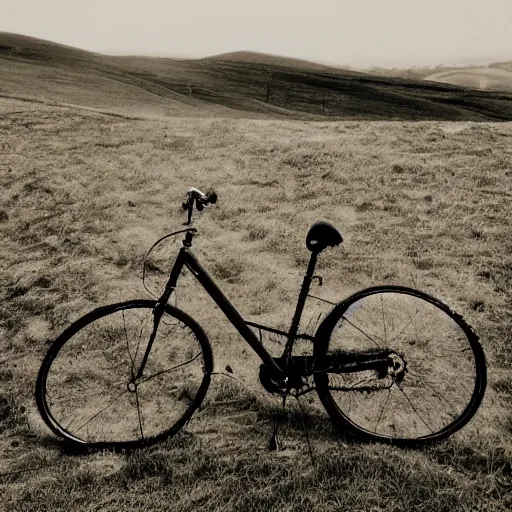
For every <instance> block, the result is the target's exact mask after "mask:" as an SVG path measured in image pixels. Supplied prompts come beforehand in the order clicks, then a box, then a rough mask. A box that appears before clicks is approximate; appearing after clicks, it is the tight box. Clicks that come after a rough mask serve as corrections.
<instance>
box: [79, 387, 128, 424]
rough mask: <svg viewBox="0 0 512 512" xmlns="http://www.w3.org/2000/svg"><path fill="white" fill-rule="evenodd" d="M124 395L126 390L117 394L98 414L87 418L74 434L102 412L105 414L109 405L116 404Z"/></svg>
mask: <svg viewBox="0 0 512 512" xmlns="http://www.w3.org/2000/svg"><path fill="white" fill-rule="evenodd" d="M125 393H128V390H127V389H124V390H123V391H121V393H119V395H117V396H116V397H115V398H114V399H113V400H111V401H110V403H109V404H108V405H107V406H106V407H104V408H103V409H101V410H100V411H99V412H97V413H96V414H95V415H94V416H92V417H91V418H89V419H88V420H87V421H86V422H85V423H84V424H83V425H81V426H80V427H79V428H78V429H76V430H75V432H74V433H75V434H76V433H77V432H78V431H79V430H82V429H83V428H84V427H85V426H87V425H88V424H89V423H90V422H91V421H93V420H94V419H95V418H97V417H98V416H99V415H100V414H101V413H102V412H105V411H106V410H107V409H108V408H109V407H110V406H111V405H113V404H114V403H115V402H117V401H118V400H119V399H120V398H121V397H122V396H123V395H124V394H125Z"/></svg>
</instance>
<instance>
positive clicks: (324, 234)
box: [306, 221, 343, 253]
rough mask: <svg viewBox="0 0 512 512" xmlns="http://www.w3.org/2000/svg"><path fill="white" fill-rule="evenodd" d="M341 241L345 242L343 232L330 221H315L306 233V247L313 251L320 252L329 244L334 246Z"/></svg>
mask: <svg viewBox="0 0 512 512" xmlns="http://www.w3.org/2000/svg"><path fill="white" fill-rule="evenodd" d="M341 242H343V238H342V236H341V233H340V232H339V231H338V230H337V229H336V228H335V227H334V226H333V225H332V224H329V223H328V222H323V221H320V222H315V223H314V224H313V225H312V226H311V227H310V228H309V231H308V234H307V235H306V247H307V248H308V249H309V250H310V251H311V252H316V253H319V252H320V251H323V250H324V249H325V248H326V247H327V246H329V247H334V246H336V245H339V244H341Z"/></svg>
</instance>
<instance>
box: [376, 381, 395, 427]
mask: <svg viewBox="0 0 512 512" xmlns="http://www.w3.org/2000/svg"><path fill="white" fill-rule="evenodd" d="M390 394H391V388H390V389H388V394H387V395H386V400H385V401H384V405H383V406H382V409H381V410H380V414H379V417H378V419H377V423H375V427H373V430H374V432H377V428H378V426H379V423H380V420H381V418H382V414H383V413H384V409H385V408H386V405H387V403H388V400H389V395H390Z"/></svg>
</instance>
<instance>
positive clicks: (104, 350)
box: [35, 188, 486, 450]
mask: <svg viewBox="0 0 512 512" xmlns="http://www.w3.org/2000/svg"><path fill="white" fill-rule="evenodd" d="M216 200H217V196H216V195H215V194H214V193H209V194H204V193H203V192H201V191H199V190H198V189H194V188H192V189H190V190H189V192H188V194H187V200H186V201H185V203H184V204H183V208H184V209H186V210H188V223H187V224H188V225H189V227H187V228H185V229H182V230H180V231H177V232H175V233H171V234H169V235H166V236H165V237H162V238H161V239H160V240H159V241H157V242H156V243H155V244H153V247H155V245H156V244H157V243H159V242H160V241H161V240H163V239H164V238H167V237H170V236H175V235H177V234H181V233H183V234H184V239H183V241H182V244H183V246H182V247H181V249H180V251H179V253H178V255H177V258H176V260H175V262H174V265H173V267H172V270H171V272H170V275H169V278H168V280H167V283H166V285H165V289H164V291H163V293H162V295H161V296H160V297H159V298H158V299H157V300H143V299H141V300H132V301H128V302H123V303H118V304H111V305H108V306H103V307H99V308H97V309H94V310H93V311H91V312H90V313H88V314H86V315H85V316H83V317H82V318H80V319H79V320H77V321H76V322H74V323H73V324H72V325H71V326H69V327H68V328H67V329H65V330H64V332H62V334H61V335H60V336H59V337H58V338H57V339H56V340H55V341H54V342H53V344H52V345H51V346H50V348H49V350H48V353H47V354H46V356H45V358H44V360H43V361H42V364H41V368H40V370H39V373H38V377H37V382H36V390H35V396H36V403H37V407H38V409H39V411H40V413H41V416H42V418H43V420H44V421H45V423H46V424H47V425H48V427H49V428H50V429H51V431H52V432H53V433H54V434H56V435H57V436H60V437H61V438H63V439H64V440H65V441H67V442H68V443H70V444H71V445H72V446H73V447H74V448H87V449H114V450H129V449H133V448H140V447H144V446H149V445H151V444H153V443H156V442H158V441H161V440H163V439H165V438H167V437H170V436H172V435H174V434H176V433H177V432H178V431H179V430H180V429H181V428H182V427H183V426H184V425H185V424H186V423H187V422H188V421H189V420H190V418H191V417H192V415H193V413H194V411H195V410H196V409H197V408H198V407H199V406H200V405H201V403H202V401H203V399H204V397H205V395H206V392H207V389H208V386H209V384H210V380H211V375H212V372H213V355H212V350H211V346H210V343H209V341H208V338H207V336H206V334H205V332H204V331H203V329H202V328H201V327H200V325H199V324H198V323H197V322H196V321H195V320H194V319H193V318H191V317H190V316H189V315H188V314H186V313H185V312H183V311H181V310H180V309H178V308H176V307H174V306H172V305H170V304H169V303H168V302H169V299H170V298H171V296H172V294H173V292H174V291H175V289H176V286H177V282H178V278H179V276H180V274H181V272H182V270H183V269H184V268H187V269H188V270H189V271H190V272H191V273H192V275H193V276H194V277H195V278H196V279H197V281H198V282H199V283H200V284H201V285H202V286H203V287H204V289H205V290H206V291H207V292H208V294H209V295H210V296H211V297H212V298H213V300H214V301H215V303H216V304H217V305H218V306H219V308H220V309H221V311H222V312H223V313H224V314H225V315H226V317H227V318H228V320H229V321H230V322H231V323H232V324H233V325H234V326H235V328H236V329H237V330H238V332H239V333H240V334H241V336H242V337H243V338H244V339H245V341H246V342H247V343H248V344H249V346H250V347H251V348H252V349H253V350H254V351H255V352H256V354H257V355H258V356H259V357H260V359H261V361H262V365H261V366H260V371H259V378H260V381H261V384H262V385H263V387H264V388H265V389H266V390H267V391H268V392H270V393H275V394H277V395H278V396H281V397H283V403H284V400H286V397H287V396H290V395H291V396H296V397H298V396H301V395H303V394H305V393H308V392H311V391H313V390H315V391H316V393H317V395H318V397H319V399H320V402H321V404H322V405H323V407H324V408H325V410H326V411H327V413H328V415H329V416H330V418H331V420H332V422H333V423H334V425H335V426H336V427H337V428H338V429H340V430H342V431H348V432H350V433H353V434H355V435H357V436H358V437H360V438H361V439H364V440H371V441H384V442H388V443H392V444H395V445H401V446H416V445H422V444H426V443H429V442H433V441H437V440H441V439H443V438H446V437H448V436H450V435H451V434H453V433H454V432H456V431H458V430H459V429H460V428H462V427H463V426H464V425H465V424H466V423H467V422H468V421H469V420H470V419H471V418H472V416H473V415H474V414H475V412H476V411H477V409H478V407H479V405H480V403H481V401H482V399H483V396H484V392H485V387H486V363H485V356H484V352H483V349H482V347H481V345H480V343H479V339H478V336H477V334H476V333H475V331H474V330H473V329H472V328H471V327H470V326H469V325H468V324H467V323H466V321H465V320H464V319H463V318H462V316H461V315H459V314H457V313H455V312H454V311H452V309H450V308H449V307H448V306H447V305H446V304H444V303H443V302H441V301H440V300H438V299H436V298H434V297H432V296H431V295H428V294H426V293H424V292H421V291H418V290H414V289H411V288H407V287H404V286H392V285H387V286H374V287H371V288H367V289H365V290H362V291H360V292H357V293H355V294H353V295H351V296H350V297H348V298H346V299H344V300H343V301H341V302H339V303H338V304H337V305H335V306H334V308H333V309H332V311H331V312H330V313H329V314H327V316H326V317H325V318H324V319H323V320H322V322H321V323H320V325H319V327H318V329H317V331H316V333H315V335H314V336H312V335H309V334H304V333H300V332H299V324H300V320H301V316H302V313H303V309H304V306H305V303H306V298H307V297H308V295H309V290H310V287H311V284H312V282H313V281H315V280H317V279H321V278H320V277H319V276H315V275H314V271H315V265H316V263H317V258H318V256H319V255H320V253H321V252H322V251H323V250H325V249H326V248H327V247H335V246H338V245H340V244H341V243H342V241H343V239H342V236H341V234H340V233H339V231H338V230H337V229H336V228H335V227H334V226H332V225H331V224H329V223H327V222H317V223H315V224H313V226H312V227H311V228H310V230H309V232H308V234H307V236H306V246H307V248H308V249H309V251H310V252H311V257H310V260H309V264H308V266H307V270H306V273H305V275H304V279H303V282H302V286H301V289H300V293H299V297H298V301H297V305H296V308H295V313H294V315H293V318H292V322H291V326H290V328H289V330H288V331H287V332H285V331H282V330H279V329H275V328H273V327H269V326H265V325H261V324H258V323H255V322H251V321H248V320H245V319H244V318H243V316H242V315H241V314H240V313H239V312H238V310H237V309H236V308H235V306H234V305H233V304H232V303H231V302H230V301H229V299H228V298H227V297H226V296H225V295H224V294H223V292H222V291H221V290H220V288H219V287H218V286H217V284H216V283H215V282H214V280H213V278H212V277H211V276H210V274H209V273H208V272H207V270H205V269H204V268H203V267H202V266H201V264H200V263H199V261H198V259H197V258H196V257H195V256H194V255H193V253H192V251H191V247H192V243H193V239H194V236H195V235H196V233H197V230H196V228H194V227H191V219H192V212H193V210H194V208H195V209H196V210H202V209H203V208H204V207H206V206H208V205H210V204H213V203H215V202H216ZM153 247H152V248H153ZM152 248H151V249H152ZM150 251H151V250H150ZM144 270H145V267H144ZM264 331H267V332H268V333H273V334H275V335H281V336H284V337H286V343H285V346H284V350H283V353H282V355H281V356H280V357H271V356H270V354H269V353H268V352H267V350H266V349H265V347H264V346H263V343H262V340H261V334H262V332H264ZM258 333H259V337H258V335H257V334H258ZM299 339H301V340H303V341H302V342H303V343H304V342H307V343H310V345H311V347H312V348H311V353H310V354H309V355H300V356H297V355H293V345H294V342H296V341H297V340H299Z"/></svg>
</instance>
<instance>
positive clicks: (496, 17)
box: [0, 0, 512, 67]
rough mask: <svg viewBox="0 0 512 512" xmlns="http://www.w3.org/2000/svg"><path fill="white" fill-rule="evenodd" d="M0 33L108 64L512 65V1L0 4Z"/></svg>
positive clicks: (15, 0) (48, 0) (26, 0)
mask: <svg viewBox="0 0 512 512" xmlns="http://www.w3.org/2000/svg"><path fill="white" fill-rule="evenodd" d="M2 4H3V5H2V6H1V10H0V31H5V32H15V33H20V34H25V35H31V36H35V37H40V38H43V39H49V40H51V41H55V42H59V43H63V44H68V45H71V46H76V47H79V48H83V49H86V50H92V51H97V52H101V53H114V54H141V55H162V56H187V57H195V56H197V57H203V56H207V55H214V54H218V53H224V52H231V51H237V50H253V51H259V52H266V53H273V54H277V55H284V56H290V57H298V58H304V59H309V60H315V61H322V62H330V63H335V64H339V65H343V64H345V65H352V66H362V67H369V66H373V65H377V66H378V65H382V66H412V65H426V64H443V63H444V64H450V63H470V62H476V63H478V62H481V61H485V60H495V61H496V60H512V0H422V1H418V0H352V1H350V2H348V1H346V0H312V1H307V2H306V1H304V0H258V1H250V0H248V1H247V0H246V1H245V2H244V1H243V0H209V1H208V0H195V1H194V0H192V1H190V0H189V1H187V0H183V1H181V2H177V1H174V0H167V1H166V0H143V1H139V2H134V1H132V0H88V1H81V2H77V1H73V0H2Z"/></svg>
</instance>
